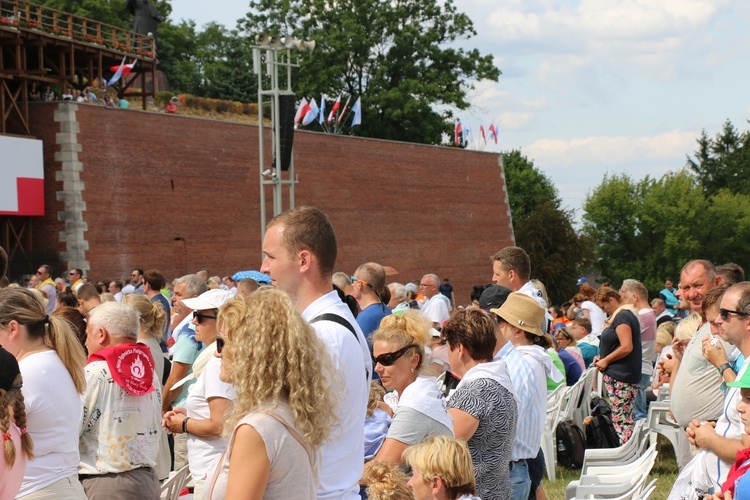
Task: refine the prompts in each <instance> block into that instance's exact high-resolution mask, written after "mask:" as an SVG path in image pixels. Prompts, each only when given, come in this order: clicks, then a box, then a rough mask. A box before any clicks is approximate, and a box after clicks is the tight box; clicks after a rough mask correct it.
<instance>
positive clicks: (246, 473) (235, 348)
mask: <svg viewBox="0 0 750 500" xmlns="http://www.w3.org/2000/svg"><path fill="white" fill-rule="evenodd" d="M218 321H219V330H220V332H221V334H220V335H219V338H218V339H217V353H218V354H219V355H220V356H221V360H220V362H221V373H220V377H221V380H223V381H225V382H231V383H232V384H233V385H234V388H235V390H236V391H237V397H236V399H235V401H234V405H233V406H232V410H231V413H230V414H229V417H228V419H227V425H226V426H225V431H224V434H225V436H227V437H229V444H228V446H227V448H226V450H225V451H224V454H223V455H222V457H221V460H220V461H219V464H218V466H217V467H216V471H215V473H214V475H213V479H212V480H211V486H210V488H209V498H212V499H224V498H231V499H243V498H266V499H287V498H295V499H296V498H299V499H314V498H315V493H316V490H317V488H318V475H319V469H320V454H319V453H318V449H319V448H320V446H321V444H323V442H324V441H325V440H326V439H327V438H328V436H329V434H330V431H331V425H332V423H333V421H334V419H335V417H334V414H333V409H334V407H335V405H334V397H333V391H332V389H331V387H330V386H331V384H332V383H335V381H336V375H335V372H334V369H333V366H332V364H331V358H330V356H329V355H328V354H327V352H326V349H325V347H324V345H323V343H322V341H321V340H320V339H318V337H317V335H316V334H315V331H314V330H313V329H312V328H311V327H310V325H308V324H307V323H306V322H305V321H304V320H303V319H302V317H301V316H300V315H299V313H298V312H297V311H296V309H295V308H294V305H293V304H292V301H291V299H290V298H289V296H288V295H287V294H286V293H284V292H282V291H281V290H278V289H274V288H270V287H261V288H259V289H258V290H257V291H256V292H254V293H253V294H252V295H250V296H249V297H247V298H241V297H239V296H238V297H237V299H235V300H232V301H230V302H229V303H228V304H227V305H226V306H225V307H224V308H222V309H221V312H220V313H219V319H218Z"/></svg>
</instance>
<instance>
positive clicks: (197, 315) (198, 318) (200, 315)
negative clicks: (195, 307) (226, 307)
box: [193, 311, 216, 325]
mask: <svg viewBox="0 0 750 500" xmlns="http://www.w3.org/2000/svg"><path fill="white" fill-rule="evenodd" d="M193 317H194V318H195V320H196V321H197V322H198V324H199V325H202V324H203V321H205V320H207V319H216V316H211V315H208V314H203V313H200V312H198V311H193Z"/></svg>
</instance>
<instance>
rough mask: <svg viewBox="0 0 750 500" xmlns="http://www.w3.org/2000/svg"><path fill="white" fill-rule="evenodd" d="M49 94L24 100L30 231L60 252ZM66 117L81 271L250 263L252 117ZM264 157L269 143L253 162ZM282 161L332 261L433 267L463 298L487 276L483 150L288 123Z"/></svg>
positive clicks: (490, 159) (254, 205)
mask: <svg viewBox="0 0 750 500" xmlns="http://www.w3.org/2000/svg"><path fill="white" fill-rule="evenodd" d="M53 107H54V105H37V106H34V107H32V109H31V111H30V113H31V115H32V119H31V123H32V130H33V133H34V134H36V135H37V136H38V137H40V138H42V139H44V141H45V174H46V178H47V183H46V189H47V193H48V196H47V200H46V202H47V210H48V211H49V215H48V216H46V217H45V218H44V219H43V220H38V221H36V225H37V228H36V229H37V230H36V232H35V238H36V241H38V242H40V244H43V245H49V246H51V247H53V248H56V249H57V250H58V251H61V250H63V249H64V246H63V244H62V243H58V242H57V232H58V231H59V230H60V229H61V227H62V224H61V223H59V222H57V216H56V211H57V210H61V206H62V204H61V203H60V202H57V201H56V199H55V195H54V191H55V190H56V189H60V188H61V187H62V184H61V183H57V182H54V172H55V171H56V170H58V169H59V164H57V163H56V162H55V161H54V150H55V148H54V146H53V144H54V139H55V136H54V134H55V132H56V130H55V128H56V126H57V124H56V123H54V122H53V121H52V108H53ZM77 117H78V121H79V124H80V133H79V134H78V140H79V142H80V143H81V144H82V152H81V153H79V158H80V160H81V161H82V162H83V164H84V171H83V173H82V174H81V179H82V180H83V181H84V182H85V186H86V187H85V192H84V194H83V199H84V201H85V202H86V206H87V211H86V212H85V214H84V220H85V221H86V222H87V223H88V231H87V233H86V238H87V240H88V243H89V250H88V252H87V254H86V257H87V259H88V260H89V262H90V263H91V267H92V269H91V271H90V272H89V274H90V275H91V276H92V277H94V278H102V277H107V278H114V277H124V276H126V275H127V274H128V273H129V271H130V269H131V268H132V267H141V268H143V269H147V268H152V267H153V268H157V269H160V270H161V271H162V272H163V273H164V275H165V276H166V277H167V278H168V279H169V278H173V277H176V276H178V275H182V274H185V273H188V272H194V271H196V270H197V269H199V268H201V267H207V268H208V269H209V271H210V272H211V274H212V275H225V274H231V273H233V272H234V271H237V270H241V269H258V268H259V266H260V263H261V245H260V214H259V201H258V196H259V173H258V172H259V169H258V166H257V161H258V129H257V127H254V126H248V125H241V124H234V123H224V122H218V121H210V120H201V119H194V118H187V117H180V116H166V115H163V114H156V113H145V112H141V111H134V110H129V111H123V110H112V109H105V108H102V107H98V106H88V105H79V107H78V112H77ZM266 135H267V136H268V137H270V133H267V134H266ZM270 158H271V154H270V143H269V144H268V147H267V148H266V165H267V166H270V161H271V160H270ZM295 169H296V173H297V175H298V178H299V184H297V187H296V205H297V206H302V205H314V206H317V207H319V208H320V209H322V210H323V211H324V212H326V213H327V214H328V216H329V217H330V219H331V221H332V222H333V225H334V227H335V229H336V233H337V236H338V239H339V259H338V263H337V266H336V267H337V269H339V270H343V271H345V272H348V273H350V274H351V273H353V272H354V270H355V269H356V267H357V266H358V265H359V264H361V263H363V262H366V261H370V260H372V261H376V262H380V263H382V264H383V265H387V266H392V267H395V268H396V269H398V270H399V271H400V273H401V274H400V275H399V276H396V277H395V278H392V279H393V280H398V281H402V282H406V281H409V280H413V279H420V278H421V277H422V275H423V274H424V273H427V272H434V273H436V274H438V275H439V276H440V277H441V278H442V277H444V276H446V277H449V278H450V279H451V281H452V283H453V285H454V287H455V289H456V293H457V298H458V299H459V300H460V301H461V302H468V300H469V292H470V290H471V286H472V285H474V284H481V283H487V282H489V281H490V278H491V265H490V262H489V256H490V255H492V254H493V253H494V252H495V251H497V250H499V249H500V248H502V247H503V246H506V245H508V244H511V235H510V230H509V220H508V215H507V212H508V210H507V206H506V205H505V203H504V201H503V200H504V195H503V189H502V177H501V175H500V173H501V172H500V168H499V167H498V158H497V155H496V154H490V153H479V152H472V151H462V150H457V149H451V148H443V147H430V146H421V145H415V144H405V143H397V142H387V141H377V140H364V139H357V138H352V137H334V136H330V135H325V134H317V133H310V132H297V133H296V134H295ZM267 189H268V190H267V195H266V199H267V202H268V203H267V207H268V208H267V213H268V214H269V215H270V214H272V206H271V199H272V195H271V190H270V188H267ZM284 207H288V195H287V192H286V190H285V191H284ZM269 218H270V217H269Z"/></svg>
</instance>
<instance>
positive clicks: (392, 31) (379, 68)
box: [240, 0, 500, 144]
mask: <svg viewBox="0 0 750 500" xmlns="http://www.w3.org/2000/svg"><path fill="white" fill-rule="evenodd" d="M250 9H251V11H250V13H248V15H247V17H246V19H245V20H244V21H241V22H240V26H241V27H242V29H243V31H244V33H245V34H246V35H248V36H249V37H252V36H254V35H255V34H257V33H260V32H262V31H266V32H268V33H272V34H280V35H282V36H293V37H295V38H300V39H304V40H314V41H315V42H316V44H317V45H316V47H315V52H314V53H313V54H312V55H311V56H309V57H304V58H302V59H301V67H300V68H299V71H298V72H297V75H296V76H295V85H294V88H295V89H296V90H297V93H298V94H300V95H305V96H307V97H317V96H319V95H320V94H327V95H329V96H333V97H334V98H335V96H337V95H338V94H339V93H340V92H343V93H344V94H346V95H350V96H354V98H356V97H359V96H362V108H363V110H362V113H363V116H364V117H365V119H363V122H362V125H361V127H357V129H356V133H357V134H358V135H363V136H368V137H377V138H381V139H396V140H401V141H408V142H420V143H428V144H439V143H440V140H441V136H442V134H443V133H446V132H450V131H451V127H452V124H451V121H450V118H451V116H452V114H451V111H449V110H443V111H440V110H438V109H437V108H438V107H440V108H442V109H448V108H458V109H466V108H467V107H469V102H468V100H467V92H468V91H469V90H470V89H471V88H472V86H473V83H472V82H473V81H475V80H481V79H490V80H497V79H498V78H499V76H500V70H499V69H498V68H496V67H495V65H494V63H493V60H492V56H490V55H482V54H480V53H479V51H478V50H476V49H473V50H466V49H463V48H459V47H458V46H457V45H458V42H460V41H463V40H467V39H469V38H471V37H472V36H474V35H475V34H476V32H475V31H474V26H473V24H472V22H471V20H470V19H469V17H468V16H467V15H466V14H463V13H461V12H459V11H458V9H457V8H456V6H455V4H454V2H453V0H445V1H437V0H395V1H393V2H383V1H381V0H342V1H336V2H332V1H330V0H254V1H252V2H251V3H250Z"/></svg>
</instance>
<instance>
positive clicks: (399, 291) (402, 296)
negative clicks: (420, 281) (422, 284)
mask: <svg viewBox="0 0 750 500" xmlns="http://www.w3.org/2000/svg"><path fill="white" fill-rule="evenodd" d="M388 288H392V289H393V291H392V292H391V296H393V297H396V298H397V299H398V301H399V302H403V301H405V300H406V287H405V286H404V285H402V284H401V283H390V284H388Z"/></svg>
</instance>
